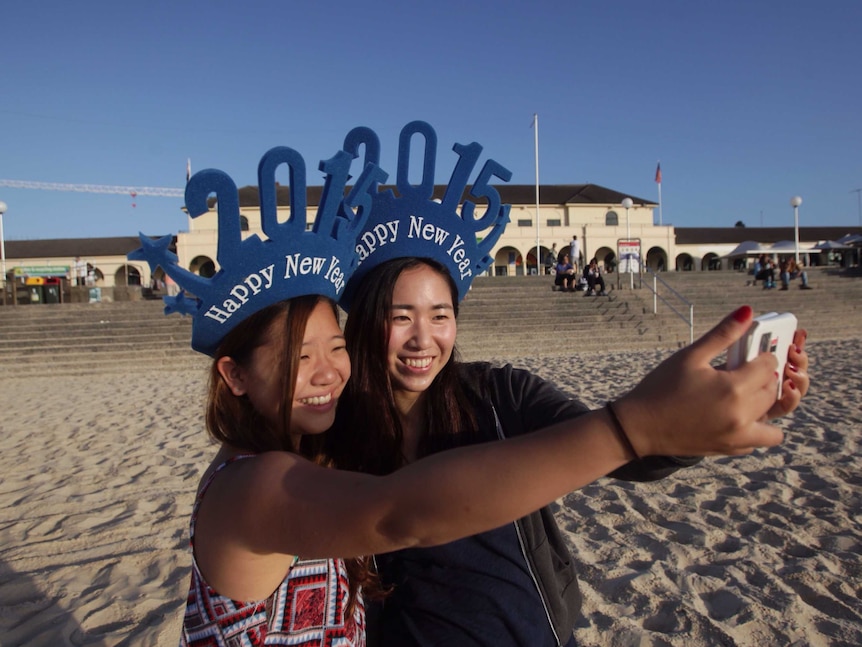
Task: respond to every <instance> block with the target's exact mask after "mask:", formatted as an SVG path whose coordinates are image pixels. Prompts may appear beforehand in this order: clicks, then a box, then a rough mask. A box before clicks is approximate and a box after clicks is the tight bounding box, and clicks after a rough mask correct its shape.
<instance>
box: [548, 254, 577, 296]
mask: <svg viewBox="0 0 862 647" xmlns="http://www.w3.org/2000/svg"><path fill="white" fill-rule="evenodd" d="M555 271H556V275H555V276H554V287H559V288H560V289H561V290H562V291H563V292H567V291H568V292H574V291H575V283H577V280H578V277H577V275H576V274H575V268H574V267H573V266H572V264H571V263H570V262H569V255H568V254H563V257H562V258H561V259H560V262H559V263H557V266H556V268H555Z"/></svg>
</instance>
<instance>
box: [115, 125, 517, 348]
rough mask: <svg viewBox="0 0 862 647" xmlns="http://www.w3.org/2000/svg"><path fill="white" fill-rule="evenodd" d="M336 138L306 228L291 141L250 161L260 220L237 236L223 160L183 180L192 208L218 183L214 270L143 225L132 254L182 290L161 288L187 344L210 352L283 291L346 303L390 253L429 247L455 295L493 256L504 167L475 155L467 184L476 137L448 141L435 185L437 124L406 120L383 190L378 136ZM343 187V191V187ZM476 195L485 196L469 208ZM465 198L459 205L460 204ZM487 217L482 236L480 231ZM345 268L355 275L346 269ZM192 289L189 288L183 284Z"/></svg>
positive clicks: (202, 205)
mask: <svg viewBox="0 0 862 647" xmlns="http://www.w3.org/2000/svg"><path fill="white" fill-rule="evenodd" d="M414 135H420V136H422V138H423V139H424V144H425V146H424V164H423V173H422V181H421V183H420V184H417V185H413V184H410V182H409V180H408V171H409V161H410V146H411V141H412V138H413V136H414ZM360 146H362V147H364V155H365V157H364V169H363V171H362V173H361V175H360V176H359V178H358V179H357V181H356V183H355V184H354V185H353V186H352V188H351V189H350V190H349V192H348V191H347V189H348V185H347V182H348V181H349V180H350V175H349V171H350V165H351V162H352V161H353V160H354V159H356V158H357V157H358V156H359V148H360ZM343 149H344V150H341V151H339V152H338V153H336V155H335V156H334V157H332V158H330V159H328V160H324V161H322V162H321V163H320V165H319V168H320V170H321V171H323V172H324V173H325V174H326V181H325V184H324V187H323V191H322V195H321V199H320V204H319V205H318V208H317V214H316V216H315V220H314V225H313V227H312V229H311V230H310V231H306V205H307V199H306V173H305V162H304V160H303V158H302V156H301V155H300V154H299V153H297V152H296V151H295V150H293V149H291V148H287V147H284V146H280V147H276V148H273V149H271V150H270V151H268V152H267V153H266V154H265V155H264V156H263V158H262V159H261V161H260V164H259V165H258V187H259V192H260V213H261V229H262V230H263V233H264V234H265V235H266V237H267V238H266V240H261V239H260V238H259V237H258V235H257V234H253V235H251V236H249V237H247V238H246V239H245V240H243V239H242V231H241V225H240V211H239V195H238V192H237V187H236V184H234V182H233V180H231V178H230V177H229V176H228V175H227V174H226V173H224V172H222V171H219V170H215V169H207V170H203V171H200V172H198V173H196V174H195V175H194V176H192V178H191V179H190V180H189V182H188V184H187V185H186V195H185V199H186V208H187V209H188V212H189V215H190V216H191V217H192V218H196V217H198V216H200V215H202V214H204V213H206V212H207V211H208V210H209V208H208V204H207V200H208V198H209V196H210V195H211V194H212V193H215V194H216V199H217V205H218V246H217V251H216V258H217V260H218V264H219V270H218V272H216V274H215V275H214V276H213V277H212V278H205V277H202V276H199V275H197V274H194V273H192V272H190V271H188V270H186V269H184V268H182V267H180V266H179V264H178V259H177V256H176V254H174V253H173V252H171V251H170V250H169V249H168V246H169V245H170V243H171V240H172V236H165V237H164V238H161V239H159V240H155V241H154V240H152V239H150V238H148V237H147V236H144V235H143V234H141V235H140V240H141V247H140V248H139V249H137V250H135V251H133V252H131V253H130V254H129V255H128V258H129V260H144V261H146V262H147V263H148V264H149V265H150V269H151V270H152V271H154V270H155V269H156V267H161V268H162V270H163V271H164V272H165V273H166V274H167V275H168V276H170V277H171V278H172V279H173V280H174V281H175V282H176V283H177V285H179V286H180V287H181V288H182V290H181V291H180V293H179V295H177V296H176V297H165V298H164V301H165V304H166V306H165V314H170V313H172V312H179V313H182V314H188V315H192V317H193V318H194V319H193V322H192V348H193V349H195V350H197V351H199V352H201V353H205V354H207V355H214V354H215V352H216V350H217V349H218V346H219V344H220V343H221V341H222V339H224V337H225V335H227V334H228V333H229V332H230V331H231V330H233V329H234V328H235V327H236V326H237V324H239V323H240V322H241V321H243V320H244V319H246V318H247V317H249V316H251V315H252V314H254V313H255V312H257V311H259V310H261V309H263V308H265V307H267V306H270V305H272V304H274V303H277V302H278V301H281V300H284V299H291V298H294V297H298V296H303V295H309V294H319V295H322V296H326V297H329V298H331V299H333V300H338V301H339V303H340V304H341V305H342V306H343V307H344V308H349V305H350V302H351V298H352V293H353V292H354V291H355V286H356V285H357V284H358V283H359V281H360V280H361V278H362V277H363V276H365V275H366V274H367V273H368V272H369V271H370V270H371V269H373V268H374V267H376V266H378V265H380V264H381V263H384V262H386V261H388V260H392V259H394V258H403V257H411V256H415V257H428V258H433V259H435V260H437V261H438V262H440V263H441V264H443V265H444V266H445V267H446V268H447V269H448V270H449V272H450V274H451V275H452V278H453V279H454V281H455V283H456V285H457V287H458V298H459V300H460V299H463V298H464V296H465V295H466V294H467V290H468V289H469V287H470V284H471V283H472V281H473V279H474V278H475V277H476V276H477V275H478V274H480V273H481V272H483V271H485V269H487V268H488V266H489V265H490V264H491V263H492V262H493V259H492V258H491V257H490V255H489V254H490V251H491V248H492V247H493V246H494V244H495V243H496V242H497V240H498V239H499V238H500V235H501V234H502V233H503V230H504V229H505V227H506V224H507V223H508V221H509V205H501V204H500V195H499V193H498V192H497V190H496V189H495V188H494V187H492V186H491V185H490V181H491V178H493V177H496V178H499V179H501V180H503V181H508V180H509V178H510V177H511V173H510V172H509V171H508V170H507V169H505V168H504V167H502V166H501V165H500V164H498V163H497V162H495V161H493V160H488V161H486V162H485V165H484V166H483V167H482V170H481V171H480V173H479V175H478V177H477V179H476V181H475V182H474V183H473V185H472V186H471V187H470V190H469V191H467V185H468V181H469V176H470V174H471V173H472V171H473V169H474V168H475V166H476V163H477V161H478V159H479V155H480V154H481V152H482V147H481V146H480V145H479V144H477V143H475V142H474V143H472V144H469V145H462V144H455V146H453V150H454V151H455V153H456V154H457V155H458V161H457V163H456V165H455V169H454V170H453V172H452V176H451V178H450V180H449V185H448V186H447V187H446V189H445V192H443V195H442V197H440V198H439V199H435V197H434V189H435V186H434V166H435V162H436V155H437V135H436V133H435V132H434V130H433V128H431V126H430V125H428V124H427V123H425V122H422V121H414V122H411V123H409V124H407V125H406V126H405V127H404V128H403V129H402V131H401V135H400V140H399V147H398V177H397V184H396V186H395V188H396V189H397V191H398V195H396V194H395V192H394V191H393V190H392V189H385V190H382V191H381V190H380V189H379V185H380V184H381V183H383V182H385V181H386V179H387V177H388V175H387V173H386V172H384V171H383V170H382V169H381V168H380V167H379V166H378V164H379V160H380V140H379V139H378V137H377V135H376V134H375V133H374V131H372V130H371V129H369V128H365V127H359V128H354V129H353V130H351V131H350V132H349V133H348V135H347V137H346V138H345V141H344V147H343ZM281 164H286V165H287V166H288V169H289V178H290V218H289V219H288V220H287V221H285V222H282V223H280V222H278V218H277V216H278V214H277V201H276V182H275V171H276V169H277V168H278V167H279V166H280V165H281ZM345 193H346V195H345ZM477 201H485V202H487V207H486V209H485V212H484V213H483V214H482V215H481V216H480V217H478V218H474V211H475V208H476V204H477ZM459 205H462V206H461V210H460V213H459V210H458V206H459ZM488 229H490V231H489V232H488V234H487V235H486V236H485V237H484V238H481V239H480V238H478V236H477V234H478V232H481V231H485V230H488ZM351 277H352V278H351ZM186 292H188V293H190V294H191V295H193V296H191V297H189V296H187V294H186Z"/></svg>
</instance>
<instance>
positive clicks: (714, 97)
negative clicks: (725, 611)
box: [0, 0, 862, 240]
mask: <svg viewBox="0 0 862 647" xmlns="http://www.w3.org/2000/svg"><path fill="white" fill-rule="evenodd" d="M2 20H3V29H2V31H3V36H2V39H0V179H14V180H29V181H40V182H57V183H73V184H99V185H121V186H151V187H175V188H182V187H183V186H184V183H185V170H186V159H187V158H191V163H192V170H193V171H195V170H200V169H201V168H204V167H214V168H220V169H222V170H224V171H226V172H227V173H229V174H230V175H231V176H232V177H233V178H234V180H235V182H236V183H237V184H238V185H239V186H243V185H246V184H254V183H256V169H257V162H258V161H259V159H260V157H261V155H262V154H263V153H264V152H265V151H266V150H268V149H269V148H271V147H272V146H275V145H287V146H291V147H293V148H295V149H297V150H298V151H299V152H300V153H302V155H303V156H304V157H305V160H306V164H307V166H308V169H309V183H310V184H311V183H320V181H318V179H317V178H318V175H317V174H316V173H315V171H316V168H317V162H318V161H319V160H320V159H323V158H328V157H330V156H331V155H332V154H333V153H334V152H335V151H336V150H337V149H338V148H339V147H340V145H341V143H342V141H343V138H344V135H345V134H346V133H347V132H348V130H350V128H352V127H353V126H357V125H366V126H370V127H371V128H373V129H374V130H376V131H377V133H378V134H379V135H380V137H381V141H382V146H383V153H382V160H381V162H382V165H383V166H384V168H386V169H387V170H388V171H389V172H390V174H391V176H392V177H393V178H394V173H395V156H396V148H397V135H398V132H399V131H400V129H401V127H402V126H403V125H404V124H406V123H407V122H408V121H411V120H414V119H423V120H425V121H428V122H429V123H431V125H432V126H434V127H435V129H436V130H437V133H438V136H439V140H440V149H439V151H438V169H439V170H438V173H437V177H436V180H437V182H438V183H439V182H442V181H444V180H445V179H446V178H448V173H449V171H450V170H451V164H452V163H453V162H454V154H451V153H450V147H451V145H452V144H453V143H455V142H461V143H469V142H471V141H478V142H480V143H481V144H482V145H483V146H484V147H485V150H484V153H483V159H487V158H488V157H491V158H493V159H496V160H497V161H499V162H500V163H502V164H503V165H505V166H507V167H508V168H509V169H511V170H512V171H513V178H512V182H513V183H519V184H533V183H534V181H535V166H534V139H533V130H532V129H531V127H530V124H531V121H532V117H533V114H534V113H537V114H538V115H539V171H540V181H541V182H542V183H543V184H564V183H566V184H567V183H572V184H577V183H584V182H593V183H596V184H601V185H603V186H607V187H610V188H612V189H616V190H618V191H621V192H624V193H628V194H631V195H634V196H638V197H642V198H645V199H650V200H654V201H655V200H657V187H656V184H655V182H654V176H655V168H656V162H657V161H658V160H661V165H662V173H663V183H662V198H663V220H664V222H665V223H672V224H674V225H676V226H683V227H685V226H687V227H694V226H732V225H733V224H734V223H735V222H736V221H737V220H742V221H743V222H745V223H746V224H747V225H748V226H759V225H761V224H763V225H764V226H767V227H768V226H782V225H792V224H793V223H792V221H793V212H792V208H791V207H790V204H789V201H790V198H791V197H792V196H793V195H797V194H798V195H801V196H802V197H803V200H804V202H803V204H802V207H801V208H800V223H801V224H802V225H803V226H804V225H806V224H822V225H836V226H838V225H841V226H844V225H846V226H858V225H859V224H860V222H859V220H860V216H859V212H858V208H857V204H858V203H857V194H856V193H852V191H853V190H854V189H857V188H862V82H860V72H862V2H860V1H859V0H823V1H822V2H818V3H815V2H812V1H806V2H802V1H800V0H768V1H767V0H724V1H722V2H692V1H691V0H652V1H650V2H643V1H641V0H620V1H613V0H585V1H582V0H568V1H563V0H556V1H553V2H551V1H548V0H530V1H528V2H517V1H512V2H490V1H485V0H479V1H474V2H470V1H469V0H468V1H464V0H459V1H458V2H455V1H453V0H435V1H434V2H421V3H419V2H409V1H404V0H388V1H383V2H380V1H374V0H367V1H366V2H342V1H341V0H336V1H333V2H314V3H310V2H285V1H283V0H281V1H274V0H267V1H264V0H246V1H244V2H242V3H239V2H235V3H232V2H227V1H225V0H209V1H206V2H205V1H203V0H188V1H176V0H172V1H167V0H149V1H147V2H136V3H126V2H116V0H112V1H110V2H107V1H102V0H99V1H93V0H82V2H77V3H69V2H59V1H57V0H53V1H52V0H48V1H45V2H9V3H6V5H5V6H4V9H3V12H2ZM450 155H452V156H451V157H450ZM0 200H3V201H5V202H6V203H7V205H8V212H7V214H6V216H5V217H4V226H5V237H6V239H7V240H22V239H33V238H67V237H69V238H79V237H97V236H124V235H135V234H136V233H137V232H138V231H139V230H142V231H144V232H145V233H148V234H167V233H174V232H176V231H178V230H181V229H186V228H187V220H186V217H185V216H184V214H183V213H182V211H181V210H180V209H181V207H182V204H183V201H182V199H181V198H163V197H146V196H138V197H137V198H134V199H133V198H132V197H131V196H125V195H100V194H86V193H68V192H55V191H42V190H32V189H17V188H7V187H0ZM133 202H134V203H135V204H136V205H137V206H135V207H132V203H133Z"/></svg>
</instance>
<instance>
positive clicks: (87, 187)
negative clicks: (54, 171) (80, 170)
mask: <svg viewBox="0 0 862 647" xmlns="http://www.w3.org/2000/svg"><path fill="white" fill-rule="evenodd" d="M0 186H8V187H10V188H13V189H39V190H41V191H75V192H77V193H114V194H119V195H130V196H132V197H133V198H134V197H137V196H139V195H149V196H155V197H160V198H183V197H185V189H173V188H170V187H161V186H106V185H103V184H60V183H57V182H30V181H28V180H0Z"/></svg>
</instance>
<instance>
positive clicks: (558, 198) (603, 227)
mask: <svg viewBox="0 0 862 647" xmlns="http://www.w3.org/2000/svg"><path fill="white" fill-rule="evenodd" d="M384 188H387V187H384ZM496 188H497V189H498V191H499V192H500V197H501V199H502V201H503V203H508V204H510V205H511V211H510V214H509V218H510V223H509V225H508V227H507V228H506V231H505V232H504V234H503V235H502V236H501V237H500V239H499V240H498V241H497V244H496V245H495V246H494V248H493V250H492V256H493V259H494V263H493V265H492V266H491V267H490V268H489V270H488V274H489V275H490V276H495V277H503V276H518V275H526V274H537V273H539V274H543V273H545V272H546V266H547V258H548V256H549V255H550V253H551V250H552V249H555V250H556V251H557V252H560V251H563V250H567V249H568V246H569V243H570V241H571V240H572V236H573V235H577V237H578V240H579V241H580V243H581V245H580V246H581V253H582V254H583V256H584V258H585V259H586V260H589V259H590V258H593V257H595V258H596V259H598V261H599V264H600V265H602V266H603V267H604V268H605V269H606V270H611V271H612V270H613V269H615V268H616V267H617V266H618V265H619V260H620V259H621V258H625V256H624V254H625V253H626V252H634V253H635V254H636V255H637V256H636V258H637V259H638V261H639V262H638V263H637V264H636V265H635V267H636V268H637V270H639V271H645V270H646V269H647V268H648V269H650V270H652V271H709V270H727V269H741V268H742V267H744V266H746V265H747V264H750V263H751V262H752V257H751V255H749V254H742V255H733V254H734V252H735V250H737V248H738V247H739V245H740V243H743V242H745V241H752V242H754V243H755V244H756V245H759V246H761V247H762V246H769V245H773V244H776V243H780V242H781V241H785V243H784V244H785V245H786V244H787V241H793V240H794V235H795V231H794V228H793V227H778V228H746V227H724V228H721V227H708V228H680V227H674V226H673V225H672V224H657V223H656V222H655V210H656V208H657V207H658V205H657V204H656V203H654V202H652V201H649V200H645V199H643V198H639V197H637V196H633V195H631V194H626V193H622V192H620V191H616V190H614V189H609V188H606V187H603V186H599V185H597V184H565V185H544V186H540V187H539V192H538V194H539V195H538V198H539V199H538V205H537V202H536V187H535V186H533V185H501V186H498V187H496ZM444 191H445V187H443V186H439V187H436V188H435V197H439V198H442V196H443V193H444ZM307 193H308V195H307V201H308V212H307V214H306V222H307V223H309V226H310V225H311V223H312V222H313V221H314V217H315V214H316V211H317V206H318V203H319V200H320V196H321V193H322V187H319V186H318V187H313V186H312V187H308V192H307ZM277 194H278V208H279V211H280V212H281V211H283V216H282V215H281V214H280V218H279V219H280V220H284V219H287V218H288V214H289V187H287V186H279V187H278V190H277ZM626 198H628V199H629V200H631V205H630V206H629V207H628V208H626V207H625V206H624V205H625V204H627V203H628V201H627V200H626ZM239 205H240V228H241V230H242V232H243V235H244V236H250V235H253V234H258V235H259V236H263V233H262V230H261V222H260V202H259V194H258V188H257V187H256V186H246V187H242V188H240V189H239ZM537 206H538V209H537ZM210 207H211V208H210V211H208V212H207V213H205V214H203V215H201V216H199V217H197V218H189V219H188V229H187V231H183V232H180V233H179V234H177V235H176V236H175V240H174V243H173V249H174V250H175V251H176V254H177V256H178V257H179V261H180V264H181V265H182V266H183V267H184V268H186V269H188V270H190V271H192V272H194V273H196V274H199V275H202V276H212V275H213V274H214V273H215V272H216V271H217V270H218V259H217V256H216V249H217V243H218V226H217V221H218V216H217V211H216V209H217V205H216V204H215V200H214V198H211V203H210ZM178 208H182V206H181V205H178ZM480 209H481V207H480ZM537 212H538V218H537ZM728 220H733V216H730V217H729V218H728ZM151 233H153V237H159V236H158V234H159V233H160V232H151ZM480 233H481V232H480ZM847 234H857V237H858V235H859V234H862V228H860V227H800V229H799V235H800V249H801V250H805V252H804V259H805V260H806V261H807V262H808V263H809V264H815V265H816V264H826V263H827V262H836V261H837V262H841V263H843V264H848V263H850V262H858V247H856V248H855V249H853V248H851V250H850V251H851V252H852V253H850V254H848V253H844V251H845V250H844V249H839V248H830V249H829V251H827V252H826V253H821V250H813V249H812V248H814V247H815V246H816V245H818V244H820V245H824V244H825V243H829V242H832V241H835V240H837V239H839V238H840V237H842V236H845V235H847ZM139 246H140V245H139V242H138V239H137V237H136V236H129V237H119V238H91V239H62V240H27V241H7V242H6V263H5V264H6V278H7V281H6V283H7V286H9V287H8V288H7V291H6V296H7V301H6V302H14V303H17V302H21V301H22V299H23V302H28V301H27V296H26V293H27V291H28V290H27V289H23V288H27V286H28V285H32V284H34V283H35V284H39V282H40V279H41V283H42V284H45V282H46V281H48V282H50V283H55V284H56V283H59V284H61V285H63V286H68V285H69V284H70V283H71V282H73V281H71V279H73V277H72V274H71V272H72V266H73V262H74V259H75V257H76V256H80V257H81V258H83V259H84V260H85V261H86V262H87V264H88V269H89V270H90V281H91V283H92V285H91V287H92V286H95V287H99V288H101V289H102V293H103V295H104V298H106V299H111V298H113V299H116V300H122V299H129V298H137V294H138V293H143V294H144V295H147V294H149V292H150V291H152V290H153V289H154V288H155V291H156V292H159V291H160V290H162V289H163V288H164V283H163V282H164V278H165V277H164V276H163V273H162V272H161V270H156V272H155V273H154V274H151V272H150V268H149V266H148V265H147V264H146V263H145V262H143V261H127V260H126V254H127V253H128V252H130V251H132V250H134V249H136V248H137V247H139ZM537 252H538V253H537ZM782 253H787V252H786V250H785V251H783V252H782ZM789 253H791V254H792V253H793V250H792V249H791V250H790V252H789ZM851 259H853V260H851ZM537 260H538V262H537ZM22 286H23V288H22ZM13 291H14V292H15V294H16V298H14V299H13V298H12V293H13ZM30 291H32V292H33V294H34V295H35V294H36V293H37V292H38V290H37V289H30ZM61 294H66V295H67V296H70V295H71V294H72V293H71V292H70V291H69V290H65V289H64V290H63V291H62V292H61ZM52 295H53V293H52ZM42 296H43V298H47V292H46V290H45V288H42ZM85 298H86V295H78V296H77V297H75V296H71V300H73V301H74V300H84V299H85ZM52 300H53V296H52ZM60 300H65V299H63V298H62V296H61V299H60Z"/></svg>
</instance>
